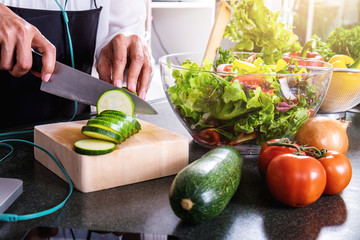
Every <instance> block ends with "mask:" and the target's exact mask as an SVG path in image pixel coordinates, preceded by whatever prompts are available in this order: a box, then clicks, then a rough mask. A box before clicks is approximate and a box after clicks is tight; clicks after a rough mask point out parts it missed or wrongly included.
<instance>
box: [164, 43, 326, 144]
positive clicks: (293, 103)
mask: <svg viewBox="0 0 360 240" xmlns="http://www.w3.org/2000/svg"><path fill="white" fill-rule="evenodd" d="M218 55H219V57H218V58H217V59H216V61H215V64H214V66H213V63H212V62H211V61H210V60H209V61H206V60H205V61H203V63H202V66H199V65H198V63H196V62H191V61H190V60H185V61H183V62H182V64H181V68H174V69H172V77H173V78H174V79H175V84H174V85H173V86H171V87H169V88H168V89H167V94H168V97H169V99H170V100H171V102H172V103H173V105H174V108H175V110H176V111H177V113H178V114H179V115H180V116H181V118H182V119H183V121H184V122H185V123H186V125H187V126H188V128H189V129H190V131H191V134H192V136H193V138H194V140H195V141H196V142H198V143H200V144H202V145H206V146H218V145H223V144H226V145H238V144H243V143H249V142H250V143H256V144H258V145H262V144H264V143H265V142H266V141H267V140H269V139H275V138H281V137H288V136H291V135H292V134H294V133H295V132H296V130H297V129H298V128H299V126H300V125H301V124H302V123H303V122H304V121H305V120H306V119H307V118H308V117H309V116H311V115H312V114H313V113H314V111H316V110H317V109H318V108H319V105H320V102H321V100H322V98H323V97H324V95H325V92H326V87H323V85H322V86H319V85H317V84H313V83H314V82H315V81H318V82H319V79H316V78H318V77H319V76H320V75H319V74H316V72H315V71H314V72H312V71H309V70H307V69H306V68H304V67H301V66H299V65H298V64H297V62H296V61H295V62H294V61H290V62H289V63H287V62H286V61H284V60H282V59H280V60H278V61H277V63H276V64H274V65H268V64H266V63H265V62H264V60H263V59H262V58H261V55H259V54H254V53H249V54H241V55H238V56H235V55H232V54H230V52H229V51H227V50H223V49H221V48H220V49H219V54H218ZM212 69H216V70H213V71H212ZM322 77H323V78H324V76H322ZM327 78H330V76H328V77H327ZM320 80H321V79H320ZM322 80H324V81H325V80H326V79H325V78H324V79H322Z"/></svg>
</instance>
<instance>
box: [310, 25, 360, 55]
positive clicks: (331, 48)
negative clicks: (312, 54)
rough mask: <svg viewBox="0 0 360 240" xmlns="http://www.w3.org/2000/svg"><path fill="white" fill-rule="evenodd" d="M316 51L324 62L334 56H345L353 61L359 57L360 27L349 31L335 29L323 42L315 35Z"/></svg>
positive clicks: (340, 28) (339, 28)
mask: <svg viewBox="0 0 360 240" xmlns="http://www.w3.org/2000/svg"><path fill="white" fill-rule="evenodd" d="M313 38H314V39H315V40H316V42H317V43H316V49H315V50H316V51H317V52H318V53H320V54H321V55H322V56H323V58H324V59H325V60H326V61H329V59H330V58H331V57H332V56H334V55H336V54H341V55H347V56H350V57H352V58H354V59H356V58H358V57H360V26H355V27H353V28H350V29H345V28H342V27H337V28H335V29H334V30H333V31H332V32H331V33H330V34H329V36H328V37H327V38H326V39H325V41H324V42H323V41H322V40H321V39H320V38H319V37H318V36H317V35H314V36H313Z"/></svg>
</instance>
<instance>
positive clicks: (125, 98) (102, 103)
mask: <svg viewBox="0 0 360 240" xmlns="http://www.w3.org/2000/svg"><path fill="white" fill-rule="evenodd" d="M96 108H97V113H98V114H100V113H101V112H102V111H104V110H107V109H113V110H119V111H122V112H124V113H126V114H128V115H130V116H134V109H135V107H134V102H133V101H132V99H131V97H130V96H129V94H127V93H126V92H125V91H123V90H121V89H110V90H107V91H105V92H103V93H102V94H101V95H100V97H99V99H98V101H97V103H96Z"/></svg>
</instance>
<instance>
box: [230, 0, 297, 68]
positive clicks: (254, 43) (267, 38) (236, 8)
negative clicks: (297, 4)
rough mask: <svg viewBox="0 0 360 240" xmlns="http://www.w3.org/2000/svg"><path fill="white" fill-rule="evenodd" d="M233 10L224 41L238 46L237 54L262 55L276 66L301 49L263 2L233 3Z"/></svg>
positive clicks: (290, 32)
mask: <svg viewBox="0 0 360 240" xmlns="http://www.w3.org/2000/svg"><path fill="white" fill-rule="evenodd" d="M230 5H231V7H232V10H233V14H232V18H231V19H230V24H229V25H228V26H227V27H226V30H225V33H224V38H229V40H230V41H232V42H236V43H237V44H236V46H235V50H237V51H248V52H249V51H250V52H259V53H263V57H262V58H263V59H264V61H265V62H267V63H269V64H270V63H275V62H276V61H277V60H278V59H280V58H281V55H282V54H283V53H286V52H298V51H300V49H301V46H300V43H299V42H298V36H297V35H296V34H294V33H293V32H292V31H291V29H287V28H286V26H285V25H284V24H283V23H282V22H280V21H279V16H280V12H271V11H270V10H269V9H268V8H267V7H265V4H264V0H240V1H235V0H231V2H230Z"/></svg>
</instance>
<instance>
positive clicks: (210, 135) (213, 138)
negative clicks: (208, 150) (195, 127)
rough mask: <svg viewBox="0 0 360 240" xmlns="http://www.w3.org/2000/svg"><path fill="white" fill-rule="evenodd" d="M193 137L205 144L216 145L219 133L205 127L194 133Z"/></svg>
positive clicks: (218, 140) (218, 141) (218, 142)
mask: <svg viewBox="0 0 360 240" xmlns="http://www.w3.org/2000/svg"><path fill="white" fill-rule="evenodd" d="M193 137H194V139H195V141H197V142H199V143H202V144H205V145H210V146H217V145H219V144H220V134H219V133H218V132H216V131H215V130H214V129H213V128H207V129H204V130H202V131H200V132H197V133H194V134H193Z"/></svg>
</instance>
